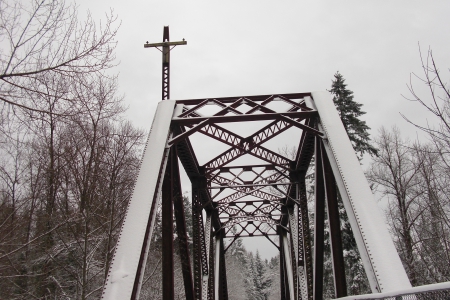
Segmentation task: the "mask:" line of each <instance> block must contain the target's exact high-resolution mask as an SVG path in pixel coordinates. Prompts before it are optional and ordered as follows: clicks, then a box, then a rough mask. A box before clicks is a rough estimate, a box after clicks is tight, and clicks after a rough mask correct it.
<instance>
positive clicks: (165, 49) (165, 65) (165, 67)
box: [144, 26, 187, 100]
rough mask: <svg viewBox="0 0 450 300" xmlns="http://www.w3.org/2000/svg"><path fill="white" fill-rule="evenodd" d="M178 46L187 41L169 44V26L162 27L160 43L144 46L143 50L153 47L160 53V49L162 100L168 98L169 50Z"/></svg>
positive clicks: (185, 43)
mask: <svg viewBox="0 0 450 300" xmlns="http://www.w3.org/2000/svg"><path fill="white" fill-rule="evenodd" d="M178 45H187V41H185V40H184V39H183V41H180V42H169V26H164V32H163V42H162V43H153V44H149V43H148V42H146V43H145V44H144V48H151V47H155V48H158V50H160V51H161V49H159V47H162V51H161V52H162V54H163V57H162V100H168V99H169V98H170V77H169V74H170V50H172V49H173V48H174V47H175V46H178ZM171 46H173V47H171Z"/></svg>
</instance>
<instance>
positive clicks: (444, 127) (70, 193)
mask: <svg viewBox="0 0 450 300" xmlns="http://www.w3.org/2000/svg"><path fill="white" fill-rule="evenodd" d="M0 12H1V14H0V22H1V26H0V38H1V40H2V46H1V47H2V51H0V101H1V105H2V109H1V113H0V122H1V126H0V153H1V155H0V298H2V299H50V298H52V299H98V298H99V297H100V295H101V289H102V286H103V283H104V281H105V278H106V275H107V272H108V269H109V265H110V262H111V258H112V255H113V253H114V247H115V243H116V241H117V237H118V234H119V231H120V227H121V223H122V220H123V216H124V213H125V210H126V206H127V203H128V200H129V198H130V196H131V193H132V188H133V184H134V179H135V176H136V174H137V172H138V170H139V162H140V157H141V153H142V151H143V145H144V142H145V134H144V132H142V131H141V130H139V129H137V128H135V127H134V126H133V125H132V123H130V122H129V121H127V120H126V119H125V117H124V112H125V108H124V106H123V105H124V101H123V97H121V96H120V95H118V93H117V88H118V79H117V76H116V75H114V67H115V55H114V50H115V46H116V40H115V38H116V34H117V30H118V24H117V21H116V16H115V15H114V14H112V13H110V14H108V15H107V17H106V20H104V22H103V24H102V26H96V22H95V20H93V19H92V18H91V17H90V16H88V17H87V19H86V20H83V22H80V20H79V19H78V17H77V9H76V6H74V5H71V4H65V3H64V2H57V1H42V2H36V3H34V6H33V8H32V9H31V10H29V8H27V10H25V8H23V7H22V6H20V5H18V2H14V1H2V2H0ZM26 18H28V19H26ZM420 58H421V59H422V66H423V71H424V73H423V74H418V75H417V77H418V78H419V79H420V80H421V81H418V82H419V83H418V85H425V86H426V87H427V88H428V89H429V90H428V91H427V92H426V93H425V94H419V92H416V87H417V86H413V85H410V86H409V87H410V92H411V93H410V96H411V99H410V100H412V101H415V102H417V103H419V104H420V105H421V107H422V109H423V111H424V112H428V113H430V114H431V115H432V116H433V122H430V124H432V125H428V124H424V123H423V122H421V121H420V120H419V121H416V120H409V119H408V116H407V114H406V112H405V119H406V120H407V121H409V122H410V123H411V126H416V127H417V128H418V129H419V130H421V131H423V132H424V134H425V136H426V139H424V140H422V141H418V140H408V139H407V138H405V137H403V136H402V134H401V132H400V131H399V130H398V129H396V128H392V129H387V128H381V129H380V130H379V132H378V133H377V135H376V136H375V137H374V138H373V140H371V139H370V137H369V135H368V130H369V128H368V126H367V125H366V124H365V122H362V121H361V120H360V118H359V117H360V116H361V115H362V114H364V112H362V111H361V105H360V104H358V103H357V102H355V101H354V100H353V93H352V92H351V91H350V90H349V89H348V88H347V87H346V84H345V82H344V81H345V80H344V78H343V76H342V75H341V74H339V73H336V74H335V76H334V79H333V85H332V87H331V90H330V92H331V93H332V95H333V96H334V99H333V100H334V101H335V104H336V106H337V108H338V110H339V112H340V114H341V119H342V120H343V122H344V125H346V130H347V132H348V133H349V136H350V139H351V141H352V144H353V146H354V148H355V151H356V153H357V154H358V155H359V156H360V157H362V156H363V155H364V154H365V153H368V154H371V155H372V163H371V164H370V166H369V168H368V170H367V177H368V179H369V182H370V183H371V185H372V188H373V190H374V192H376V195H378V196H380V197H381V198H382V199H384V201H385V202H386V203H387V205H386V209H385V213H386V219H387V221H388V224H389V228H390V230H391V234H392V237H393V239H394V242H395V244H396V247H397V250H398V252H399V255H400V257H401V259H402V262H403V264H404V266H405V269H406V271H407V273H408V276H409V279H410V281H411V283H412V284H413V285H423V284H428V283H435V282H442V281H449V280H450V265H449V263H448V262H449V261H450V257H449V256H450V253H449V247H450V236H449V235H450V232H449V230H450V220H449V217H450V211H449V210H450V199H449V195H450V193H449V191H448V189H449V186H450V165H449V164H448V162H449V161H450V159H449V157H448V156H449V153H450V92H449V88H448V85H447V83H446V81H445V79H444V78H443V77H442V76H443V74H442V73H441V72H440V70H439V68H438V66H437V65H436V63H435V62H434V59H433V55H432V52H431V50H429V51H428V52H427V53H426V54H425V55H423V56H422V55H421V57H420ZM361 122H362V123H361ZM312 180H313V179H312V178H310V185H312V184H313V181H312ZM310 194H311V193H310ZM185 201H186V205H185V206H186V207H190V204H189V203H188V201H189V199H188V198H185ZM313 217H314V216H313V215H312V214H311V218H310V221H311V224H313V222H312V220H313ZM189 220H190V217H189V215H187V221H189ZM188 223H189V222H188ZM157 226H158V224H157ZM341 227H342V231H343V243H344V250H345V251H344V258H345V262H346V272H347V285H348V289H349V293H350V294H359V293H365V292H368V286H367V282H366V278H365V274H364V272H363V268H362V264H361V261H360V258H359V254H358V251H357V249H356V243H355V242H354V239H353V237H352V233H351V228H350V227H349V224H348V221H347V220H346V215H345V211H344V210H343V208H342V205H341ZM188 228H189V225H188ZM311 230H312V232H313V228H311ZM160 238H161V237H160V235H159V234H158V230H156V234H155V237H154V243H152V248H151V254H150V258H149V260H148V264H147V272H146V277H145V283H144V287H143V291H142V292H143V298H146V299H160V297H161V279H160V275H161V274H160V262H161V261H160V255H161V248H160ZM175 239H176V237H175ZM176 244H177V243H175V245H176ZM325 248H326V252H327V253H328V254H327V255H328V256H327V257H328V259H326V262H325V268H326V270H325V274H326V277H325V287H326V293H327V297H332V294H333V286H332V277H331V274H332V271H331V258H330V256H329V246H326V247H325ZM327 249H328V250H327ZM226 259H227V272H228V274H229V275H230V276H228V280H229V282H228V286H232V287H233V288H230V289H229V295H230V299H279V296H278V295H279V288H280V287H279V259H278V258H277V257H274V258H272V259H271V260H270V261H266V260H263V259H261V257H260V256H259V254H258V253H256V254H255V253H250V252H248V251H247V250H246V249H245V247H244V246H243V245H242V241H241V240H237V241H236V242H235V243H234V244H233V245H232V246H231V247H230V248H229V249H228V251H227V254H226ZM175 266H176V271H175V274H176V275H175V276H178V277H177V278H178V280H175V282H176V283H177V284H178V285H179V286H177V288H176V294H177V296H178V297H179V298H180V299H183V293H184V291H183V287H182V280H181V272H180V264H179V259H178V257H176V259H175Z"/></svg>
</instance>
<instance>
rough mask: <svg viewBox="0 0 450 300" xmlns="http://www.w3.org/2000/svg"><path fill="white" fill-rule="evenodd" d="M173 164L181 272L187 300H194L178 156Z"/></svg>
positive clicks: (174, 199)
mask: <svg viewBox="0 0 450 300" xmlns="http://www.w3.org/2000/svg"><path fill="white" fill-rule="evenodd" d="M171 151H173V152H176V147H172V150H171ZM173 164H174V168H173V171H174V174H173V179H174V180H175V183H174V192H175V193H176V194H175V195H174V198H173V206H174V212H175V221H176V224H177V235H178V241H179V244H178V247H179V250H180V260H181V270H182V273H183V281H184V293H185V295H186V300H194V289H193V281H192V273H191V262H190V255H189V244H188V238H187V233H186V218H185V214H184V209H185V208H184V204H183V195H182V191H181V181H180V169H179V166H178V158H177V155H176V154H175V155H174V158H173Z"/></svg>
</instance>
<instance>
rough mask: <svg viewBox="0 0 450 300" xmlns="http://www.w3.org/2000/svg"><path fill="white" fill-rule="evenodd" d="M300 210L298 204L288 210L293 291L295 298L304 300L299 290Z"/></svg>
mask: <svg viewBox="0 0 450 300" xmlns="http://www.w3.org/2000/svg"><path fill="white" fill-rule="evenodd" d="M297 210H298V207H297V204H294V205H292V206H291V207H288V208H287V211H288V215H289V227H290V232H289V234H290V241H291V245H290V246H291V247H290V249H291V257H292V275H293V282H292V283H293V290H294V298H295V299H302V295H301V293H299V290H298V275H297V273H298V272H297V270H298V262H299V260H298V220H297V215H296V214H295V212H296V211H297Z"/></svg>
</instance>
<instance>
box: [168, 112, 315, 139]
mask: <svg viewBox="0 0 450 300" xmlns="http://www.w3.org/2000/svg"><path fill="white" fill-rule="evenodd" d="M281 116H285V117H289V118H293V119H294V118H295V119H297V118H299V119H301V120H303V119H306V118H311V117H315V116H317V111H315V110H313V111H294V112H283V113H263V114H248V115H244V114H241V115H231V116H208V117H192V118H173V119H172V122H173V123H175V124H178V125H189V124H198V123H200V122H202V121H205V120H208V119H209V123H211V124H218V123H230V122H245V121H266V120H280V119H282V117H281ZM283 119H284V120H285V121H286V120H287V119H286V118H283ZM293 125H294V126H296V125H298V124H297V123H296V124H293ZM302 127H303V128H302V129H304V130H308V131H309V132H312V133H315V134H318V135H323V134H322V133H321V132H320V131H318V130H317V129H313V128H311V127H309V126H302Z"/></svg>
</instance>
